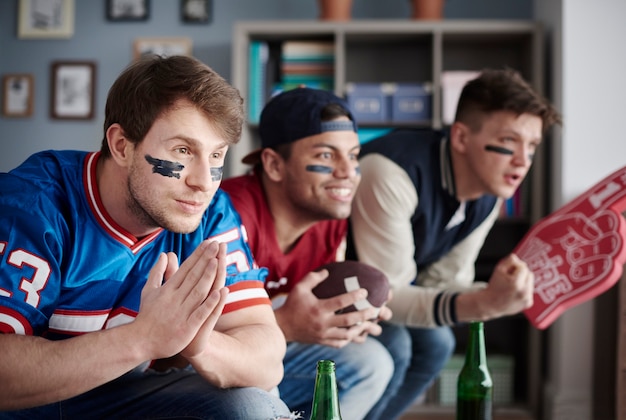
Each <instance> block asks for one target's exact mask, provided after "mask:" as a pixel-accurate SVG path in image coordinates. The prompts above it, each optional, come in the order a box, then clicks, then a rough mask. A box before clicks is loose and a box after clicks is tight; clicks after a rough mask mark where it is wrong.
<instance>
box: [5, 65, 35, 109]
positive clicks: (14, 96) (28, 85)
mask: <svg viewBox="0 0 626 420" xmlns="http://www.w3.org/2000/svg"><path fill="white" fill-rule="evenodd" d="M34 91H35V79H34V78H33V75H32V74H25V73H22V74H6V75H4V76H3V77H2V115H4V116H5V117H30V116H31V115H33V97H34Z"/></svg>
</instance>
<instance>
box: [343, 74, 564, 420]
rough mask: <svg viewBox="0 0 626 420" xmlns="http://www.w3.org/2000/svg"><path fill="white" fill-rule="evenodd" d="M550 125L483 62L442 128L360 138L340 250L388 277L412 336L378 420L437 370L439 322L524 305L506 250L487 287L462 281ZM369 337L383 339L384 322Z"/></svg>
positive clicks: (528, 300) (529, 290)
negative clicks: (356, 180)
mask: <svg viewBox="0 0 626 420" xmlns="http://www.w3.org/2000/svg"><path fill="white" fill-rule="evenodd" d="M558 122H560V116H559V115H558V113H557V112H556V110H555V109H554V108H553V107H552V106H551V105H550V104H549V103H548V101H547V100H546V99H545V98H543V97H541V96H540V95H538V94H537V93H536V92H535V91H534V90H533V89H532V88H531V87H530V86H529V85H528V84H527V82H526V81H524V80H523V79H522V77H521V76H520V75H519V74H518V73H517V72H515V71H512V70H485V71H483V72H482V73H481V74H480V76H479V77H478V78H476V79H474V80H472V81H470V82H469V83H468V84H466V86H465V87H464V88H463V91H462V93H461V97H460V99H459V103H458V106H457V112H456V117H455V121H454V123H453V124H452V126H451V127H450V130H449V133H447V134H446V133H443V132H439V131H434V130H429V129H423V130H413V131H410V130H398V131H394V132H392V133H390V134H388V135H386V136H383V137H381V138H379V139H376V140H374V141H372V142H370V143H367V144H365V145H363V147H362V149H361V155H360V159H359V163H360V167H361V175H362V180H361V184H360V186H359V189H358V190H357V194H356V196H355V198H354V201H353V205H352V213H351V216H350V223H351V239H352V241H351V242H350V243H351V246H350V247H349V249H350V251H349V254H350V255H351V258H358V259H359V260H360V261H363V262H365V263H368V264H370V265H373V266H375V267H377V268H379V269H380V270H381V271H383V272H384V273H385V274H386V275H387V276H388V278H389V280H390V283H391V284H392V288H393V292H394V299H393V300H392V301H390V302H389V304H388V305H389V307H390V308H391V309H392V311H393V317H392V322H394V323H398V324H403V325H406V326H408V327H409V328H408V330H409V332H410V334H411V336H412V343H413V344H412V346H411V347H412V352H413V357H412V361H411V364H410V366H409V368H408V370H407V372H406V375H405V378H404V384H410V385H411V386H404V385H403V386H401V387H400V390H399V391H398V392H397V393H396V395H395V396H394V397H393V398H391V400H390V402H389V405H388V406H387V409H386V410H385V411H383V412H382V414H381V416H380V418H384V419H392V418H396V417H397V416H398V413H401V412H402V410H404V409H405V408H406V407H408V406H409V405H411V403H412V402H413V401H414V400H415V398H416V397H417V396H418V395H419V394H420V393H422V392H423V391H424V390H425V389H426V387H427V386H428V384H430V383H431V382H432V380H433V379H434V378H435V377H436V376H437V375H438V374H439V371H440V370H441V368H442V367H443V366H444V364H445V363H446V361H447V360H448V358H449V356H450V354H451V353H452V351H453V350H454V345H455V342H454V336H453V335H452V332H451V330H450V328H449V326H451V325H454V324H456V323H458V322H468V321H471V320H483V321H484V320H489V319H494V318H498V317H502V316H506V315H512V314H515V313H518V312H520V311H522V310H524V309H526V308H528V307H529V306H530V305H531V304H532V296H533V275H532V273H531V271H530V270H529V268H528V266H527V265H526V264H525V263H524V262H522V261H521V260H520V259H519V258H518V257H517V256H516V255H514V254H511V255H508V256H507V257H505V258H503V259H502V260H501V261H500V262H499V263H498V264H497V265H496V267H495V268H494V271H493V273H492V275H491V277H490V279H489V282H488V283H487V284H485V283H482V284H479V283H478V282H477V283H473V281H474V263H475V261H476V258H477V256H478V253H479V251H480V248H481V247H482V245H483V242H484V240H485V237H486V236H487V233H488V232H489V230H490V229H491V227H492V226H493V224H494V222H495V220H496V219H497V217H498V214H499V211H500V210H499V208H500V203H501V201H502V200H503V199H507V198H509V197H511V196H512V195H513V194H514V192H515V191H516V190H517V188H519V186H520V184H521V183H522V181H523V180H524V178H525V176H526V174H527V173H528V170H529V169H530V166H531V163H532V158H533V155H534V153H535V150H536V149H537V147H539V144H540V143H541V140H542V137H543V133H544V132H545V131H546V130H547V129H548V128H549V127H550V126H551V125H553V124H554V123H558ZM420 327H421V328H420ZM424 327H426V328H424ZM379 338H380V339H381V341H382V342H385V328H384V326H383V333H382V334H381V336H380V337H379ZM416 384H420V386H416ZM392 385H393V384H390V386H392Z"/></svg>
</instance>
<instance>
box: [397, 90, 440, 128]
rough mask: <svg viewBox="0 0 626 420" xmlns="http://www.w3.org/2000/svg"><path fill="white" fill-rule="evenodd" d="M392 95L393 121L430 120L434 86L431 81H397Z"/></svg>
mask: <svg viewBox="0 0 626 420" xmlns="http://www.w3.org/2000/svg"><path fill="white" fill-rule="evenodd" d="M394 87H395V89H394V92H393V95H392V97H391V120H392V121H393V122H421V121H423V122H430V120H431V119H432V115H433V114H432V102H433V93H432V91H433V88H432V84H430V83H396V84H395V86H394Z"/></svg>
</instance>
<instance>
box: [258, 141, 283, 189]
mask: <svg viewBox="0 0 626 420" xmlns="http://www.w3.org/2000/svg"><path fill="white" fill-rule="evenodd" d="M261 165H263V171H264V172H265V174H266V176H267V177H268V178H269V179H271V180H272V181H274V182H279V181H281V180H282V179H283V176H284V171H285V160H284V159H283V157H282V156H281V155H279V154H278V152H277V151H276V150H274V149H270V148H269V147H266V148H265V149H263V150H262V151H261Z"/></svg>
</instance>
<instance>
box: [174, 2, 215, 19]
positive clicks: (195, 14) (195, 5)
mask: <svg viewBox="0 0 626 420" xmlns="http://www.w3.org/2000/svg"><path fill="white" fill-rule="evenodd" d="M211 2H212V0H181V1H180V16H181V20H182V21H183V22H185V23H209V22H211Z"/></svg>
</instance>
